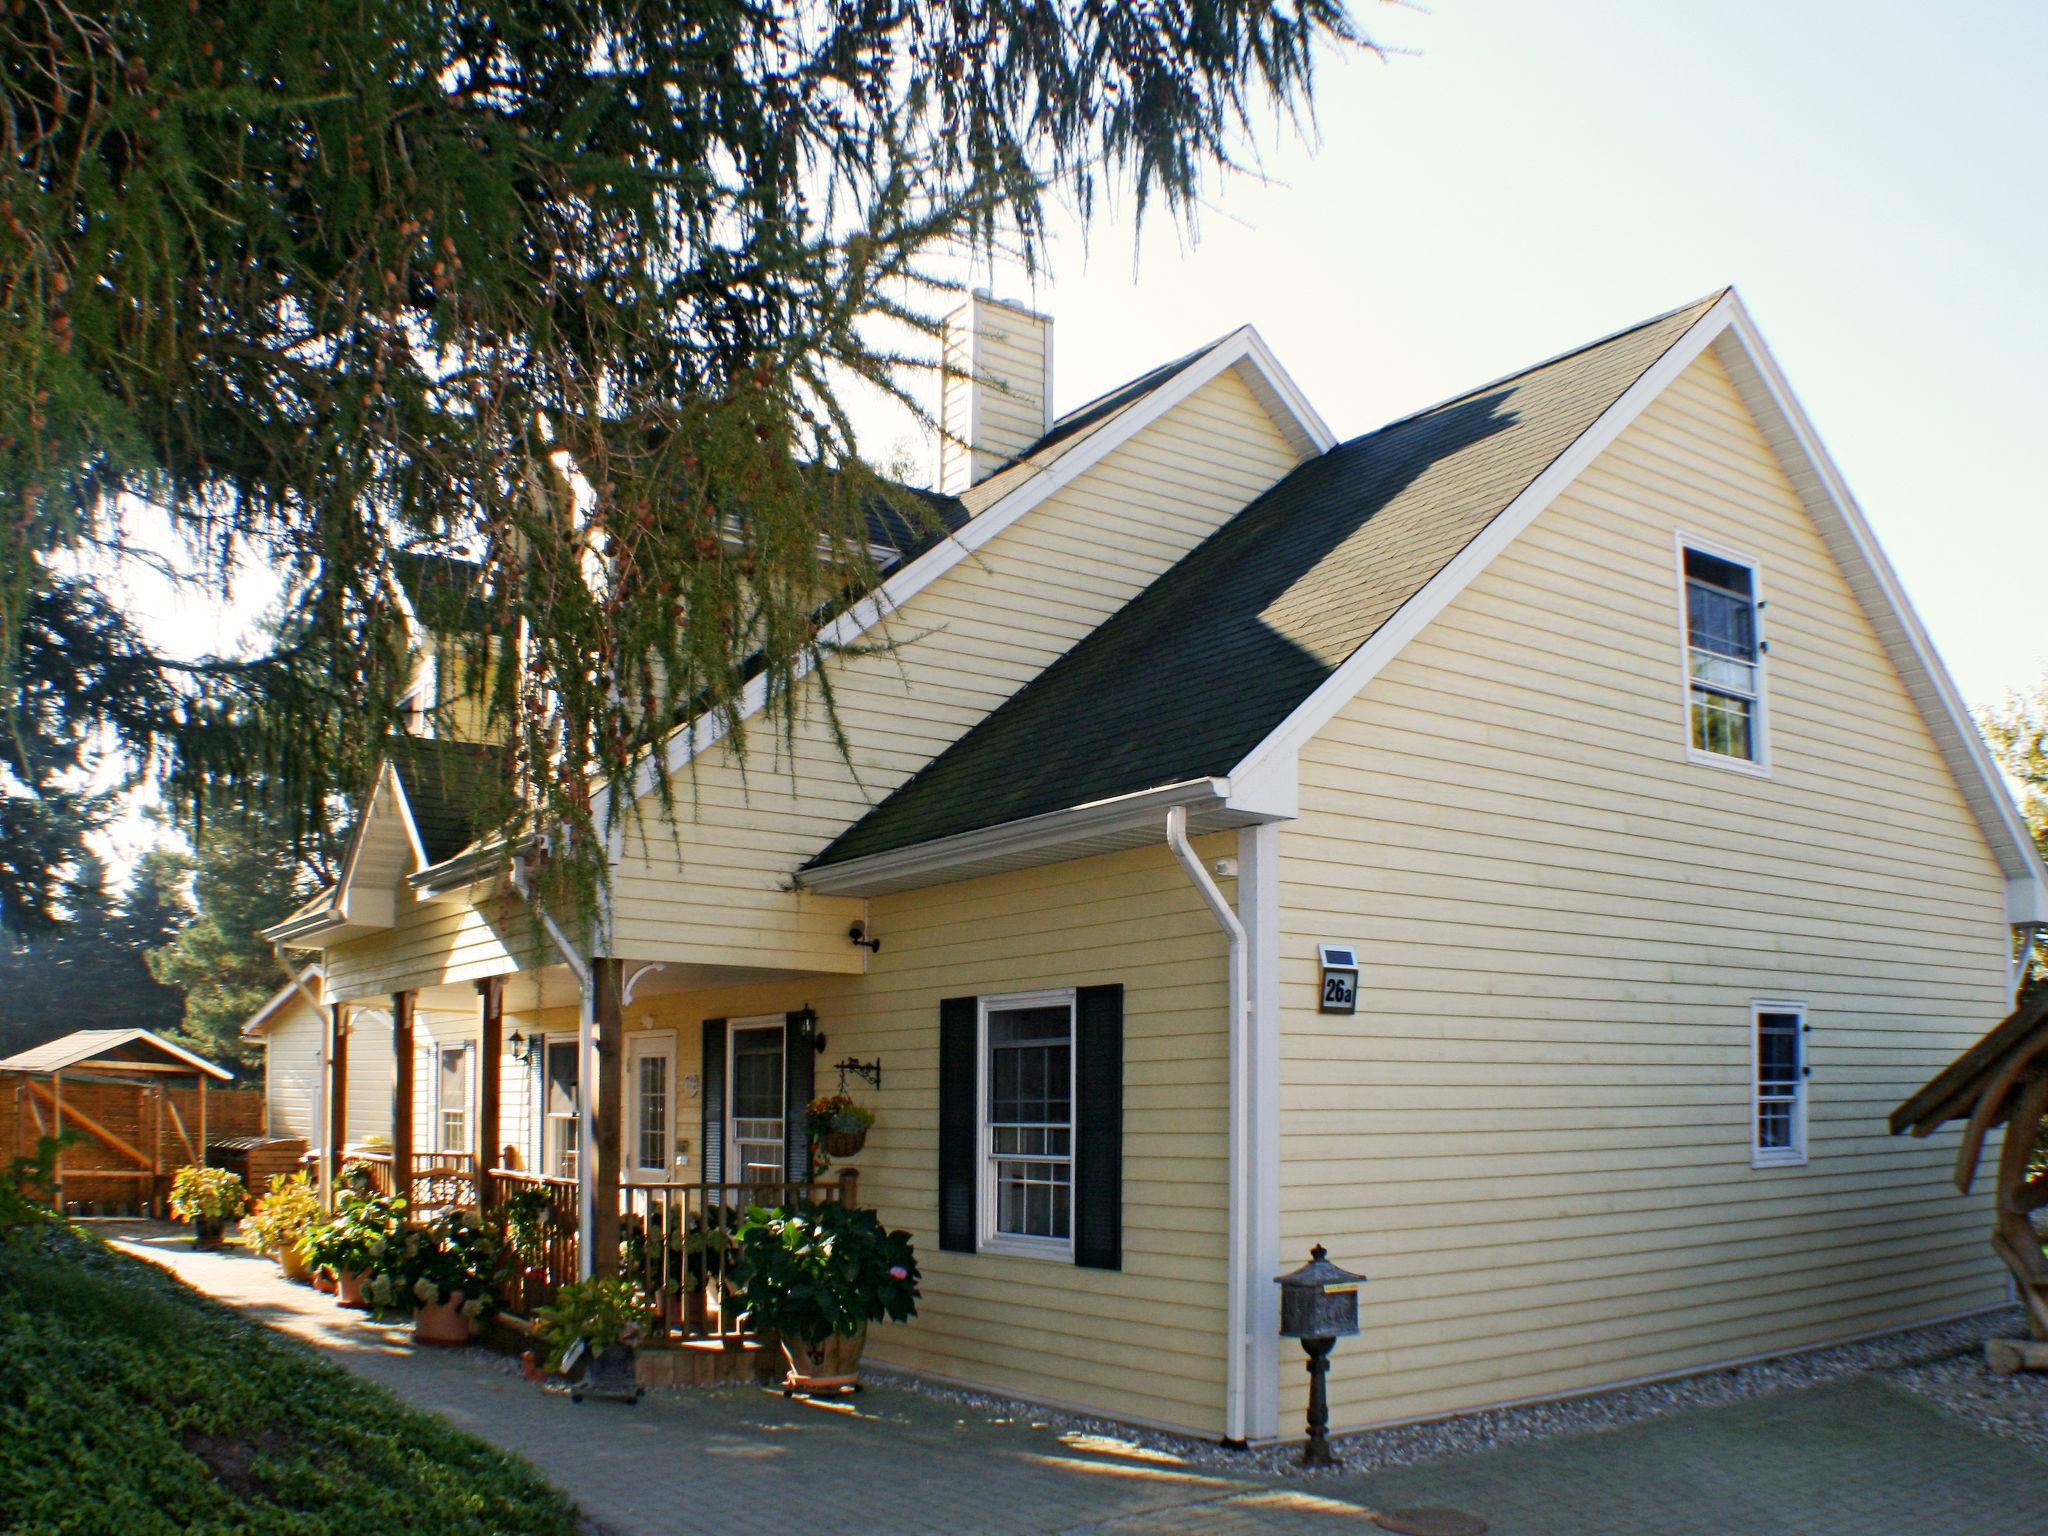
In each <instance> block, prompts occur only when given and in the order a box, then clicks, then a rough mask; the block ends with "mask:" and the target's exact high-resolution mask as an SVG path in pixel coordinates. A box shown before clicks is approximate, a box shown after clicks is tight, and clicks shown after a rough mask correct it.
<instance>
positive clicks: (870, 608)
mask: <svg viewBox="0 0 2048 1536" xmlns="http://www.w3.org/2000/svg"><path fill="white" fill-rule="evenodd" d="M1241 364H1242V365H1244V366H1245V367H1246V368H1247V369H1249V370H1250V374H1249V377H1250V379H1252V380H1255V381H1257V383H1255V384H1253V386H1252V387H1253V390H1254V393H1255V394H1256V395H1257V396H1258V397H1259V400H1260V403H1261V404H1262V405H1264V406H1265V407H1266V409H1267V410H1268V411H1269V412H1272V413H1273V414H1274V416H1275V420H1276V422H1277V424H1278V425H1279V426H1280V427H1281V429H1282V431H1283V432H1285V433H1286V435H1287V437H1288V438H1289V440H1290V441H1292V442H1293V443H1294V444H1295V446H1296V448H1297V451H1299V452H1300V453H1301V456H1302V457H1303V458H1309V457H1312V456H1313V455H1314V454H1318V453H1322V452H1325V451H1327V450H1328V449H1329V448H1331V447H1333V446H1335V444H1336V437H1335V435H1334V434H1333V433H1332V432H1331V431H1330V429H1329V427H1328V426H1327V425H1326V424H1325V423H1324V421H1323V419H1322V417H1321V416H1319V415H1317V414H1316V412H1315V409H1314V408H1313V407H1312V406H1310V405H1309V403H1308V400H1307V397H1306V396H1304V395H1303V394H1302V393H1301V391H1300V389H1299V388H1298V387H1297V386H1296V385H1295V383H1294V381H1293V380H1292V379H1291V378H1289V377H1288V375H1287V371H1286V370H1285V369H1284V368H1282V367H1281V366H1280V364H1279V362H1278V361H1277V360H1276V359H1275V358H1274V357H1273V354H1272V351H1271V350H1270V349H1269V348H1268V347H1267V346H1266V343H1265V341H1264V339H1263V338H1261V337H1260V335H1259V333H1258V332H1257V330H1255V329H1254V328H1253V327H1251V326H1249V325H1245V326H1240V327H1238V328H1237V329H1236V330H1234V331H1232V332H1231V333H1230V334H1229V335H1228V336H1226V337H1224V338H1223V339H1222V340H1221V341H1219V342H1217V343H1216V345H1214V346H1213V347H1211V348H1210V349H1209V350H1208V352H1207V353H1205V354H1204V355H1203V356H1201V357H1200V358H1197V359H1196V360H1195V361H1194V362H1192V363H1190V364H1188V366H1187V367H1185V368H1183V369H1182V370H1181V371H1180V372H1179V373H1177V374H1175V375H1174V376H1173V377H1172V378H1171V379H1169V380H1167V381H1166V382H1165V383H1164V384H1162V385H1160V386H1159V387H1158V388H1157V389H1155V390H1153V391H1151V392H1150V393H1149V394H1147V395H1146V396H1145V397H1144V398H1143V399H1142V400H1140V401H1138V402H1137V403H1136V404H1135V405H1133V406H1132V407H1131V408H1130V409H1129V410H1128V411H1126V412H1124V414H1123V415H1121V416H1119V417H1118V418H1117V419H1116V420H1115V421H1113V422H1111V423H1110V424H1109V425H1107V426H1105V427H1104V428H1103V429H1102V430H1101V431H1099V432H1096V433H1093V434H1092V435H1090V436H1089V437H1088V438H1087V439H1086V440H1084V441H1083V442H1081V443H1079V444H1077V445H1076V446H1075V447H1074V449H1073V450H1072V451H1071V452H1069V453H1066V454H1062V455H1061V456H1060V457H1059V458H1058V459H1056V460H1054V461H1053V462H1052V464H1050V465H1049V466H1047V467H1046V468H1045V469H1044V470H1042V471H1040V472H1039V473H1038V474H1035V475H1033V476H1032V477H1031V478H1030V479H1029V480H1026V481H1025V482H1024V483H1023V484H1022V485H1020V486H1018V487H1017V488H1016V489H1015V490H1014V491H1012V492H1010V493H1009V495H1007V496H1005V497H1003V499H1002V500H1001V501H998V502H997V503H996V504H995V505H994V506H992V507H989V508H988V509H987V510H985V511H983V512H981V513H980V514H979V515H977V516H975V517H971V518H969V519H968V520H967V521H966V522H965V523H964V524H962V525H961V526H960V527H959V528H957V529H955V530H954V531H953V532H952V533H951V534H949V535H948V536H947V537H946V538H944V539H941V540H940V541H939V542H938V543H937V544H935V545H933V546H932V547H931V548H930V549H928V550H926V551H925V552H924V553H923V554H921V555H919V556H918V557H917V558H916V559H915V560H912V561H911V562H910V563H909V564H908V565H905V566H904V567H903V568H902V569H900V570H898V571H897V572H896V573H895V574H894V575H892V576H890V577H889V578H888V579H887V580H886V581H884V582H883V583H882V585H881V586H880V587H879V588H877V589H876V590H875V591H874V592H873V593H871V594H870V595H868V596H867V597H865V598H863V599H861V601H860V602H858V603H856V604H854V605H853V607H851V608H849V609H848V610H847V611H846V612H845V613H843V614H841V615H840V616H839V618H837V619H835V620H834V621H833V622H832V623H831V624H829V625H827V626H826V628H825V630H824V631H823V633H822V634H820V636H819V647H820V649H822V650H826V651H829V650H830V649H831V648H832V647H833V646H839V645H848V644H851V643H852V642H854V641H856V640H858V639H859V638H860V637H861V636H862V635H864V634H865V633H866V632H867V631H868V630H869V629H871V628H873V627H874V626H875V625H876V624H877V623H879V622H880V621H881V619H882V618H883V617H884V616H885V615H887V614H889V613H891V612H893V611H895V610H896V609H897V608H900V607H901V606H902V605H903V604H904V603H906V602H908V601H909V600H910V599H911V598H912V597H914V596H916V594H917V593H919V592H921V591H923V590H924V589H925V588H926V587H928V586H930V585H931V584H932V583H933V582H935V581H937V580H938V579H939V578H940V577H941V576H943V575H945V574H946V573H947V572H948V571H950V570H952V569H953V567H954V566H956V565H958V564H959V563H960V562H961V561H962V560H964V559H966V558H967V557H968V556H969V555H971V554H973V553H974V552H975V551H977V550H979V549H980V548H981V547H982V546H983V545H985V544H987V543H988V542H989V541H990V540H991V539H993V538H995V537H996V535H997V534H999V533H1001V532H1003V530H1004V529H1006V528H1008V527H1009V526H1010V525H1011V524H1013V523H1015V522H1016V521H1017V520H1018V519H1019V518H1020V517H1022V516H1024V514H1025V513H1027V512H1029V511H1030V510H1031V509H1032V508H1033V507H1035V506H1037V505H1038V504H1039V503H1040V502H1042V501H1044V500H1045V499H1046V498H1047V497H1049V496H1051V495H1052V494H1053V493H1054V492H1055V491H1058V490H1059V489H1061V488H1062V487H1063V486H1065V485H1067V484H1069V483H1070V482H1071V481H1073V480H1074V479H1076V478H1077V477H1078V476H1080V475H1081V474H1082V473H1084V472H1085V471H1086V470H1088V469H1090V468H1092V467H1093V466H1094V465H1095V464H1097V463H1099V462H1100V461H1101V460H1102V459H1104V458H1105V457H1107V456H1108V455H1109V454H1111V453H1113V452H1115V451H1116V450H1117V449H1118V448H1120V447H1122V446H1123V445H1124V444H1125V443H1127V442H1129V441H1130V440H1131V439H1132V438H1133V437H1135V436H1137V435H1138V434H1139V433H1140V432H1142V431H1144V430H1145V429H1146V428H1147V427H1149V426H1151V425H1152V424H1153V423H1154V422H1156V421H1158V420H1159V418H1160V417H1162V416H1164V415H1165V414H1166V413H1167V412H1169V411H1171V410H1172V409H1173V408H1174V407H1175V406H1177V405H1179V404H1181V403H1182V402H1183V401H1184V400H1186V399H1187V398H1188V397H1189V396H1190V395H1192V394H1194V393H1195V391H1197V390H1198V389H1200V388H1202V386H1203V385H1205V384H1208V383H1209V382H1211V381H1212V380H1213V379H1215V378H1217V377H1218V376H1219V375H1220V374H1222V373H1223V371H1224V370H1225V369H1228V368H1235V367H1238V366H1239V365H1241ZM1261 385H1262V386H1263V387H1260V386H1261ZM809 670H810V663H809V661H808V660H806V661H803V662H800V663H799V664H798V666H797V668H796V672H795V675H794V676H793V677H792V678H791V682H792V683H793V684H794V683H796V682H800V681H802V679H803V677H804V675H805V674H806V673H807V672H808V671H809ZM767 701H768V679H767V678H766V677H765V676H762V677H756V678H754V679H752V680H751V681H750V682H748V684H747V685H746V688H745V689H744V691H743V692H742V693H741V695H740V709H739V714H740V718H741V719H743V720H744V719H751V718H752V717H753V716H754V715H756V714H758V713H759V712H760V711H761V710H762V708H763V707H765V705H766V704H767ZM724 737H725V722H724V720H722V719H718V718H715V717H714V718H712V719H708V720H701V721H696V720H693V721H691V722H690V723H689V724H687V725H684V726H681V727H679V728H678V729H677V730H676V732H675V734H674V735H673V736H671V737H670V738H669V741H668V745H667V747H666V748H665V750H664V751H663V753H662V756H661V760H660V763H659V765H658V766H657V764H656V763H655V762H654V761H649V762H648V763H647V764H646V765H644V766H643V767H642V769H641V770H640V772H639V774H638V775H636V776H635V778H634V781H633V798H634V799H635V800H636V801H637V800H639V799H641V798H643V797H644V796H646V795H648V794H651V793H652V792H653V790H654V786H655V782H656V774H657V773H664V774H674V773H678V772H680V771H681V770H682V769H683V768H684V767H685V766H686V765H688V763H689V761H690V759H691V758H693V757H695V756H696V755H697V754H698V753H699V752H701V751H705V750H707V749H708V748H710V747H712V746H714V745H715V744H717V743H718V742H719V741H721V740H723V739H724ZM592 810H593V814H594V816H595V818H596V820H597V822H598V824H599V825H601V826H602V825H606V824H607V818H608V816H609V813H610V806H609V800H608V797H606V796H605V795H604V793H603V792H602V791H600V792H599V794H598V796H597V798H596V802H594V803H593V806H592Z"/></svg>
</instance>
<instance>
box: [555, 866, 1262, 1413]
mask: <svg viewBox="0 0 2048 1536" xmlns="http://www.w3.org/2000/svg"><path fill="white" fill-rule="evenodd" d="M1202 846H1203V847H1204V849H1205V852H1206V853H1207V854H1208V856H1210V857H1215V856H1218V855H1220V854H1222V853H1225V852H1227V851H1228V850H1229V848H1230V847H1231V846H1232V842H1231V840H1230V839H1229V838H1227V837H1226V838H1211V839H1205V840H1204V841H1203V844H1202ZM867 920H868V923H869V926H870V928H871V930H872V931H873V932H874V933H876V934H878V935H881V936H882V937H883V941H884V942H883V947H882V951H881V953H880V954H878V955H875V956H873V957H871V959H870V960H869V962H868V965H869V970H868V972H867V974H866V975H865V976H858V977H854V976H843V977H842V976H805V977H792V978H791V979H790V980H789V981H787V982H786V983H773V984H758V985H751V986H746V987H738V988H728V989H722V990H719V991H715V992H669V993H655V994H653V995H650V996H647V997H645V998H639V997H636V998H635V1000H634V1002H633V1004H632V1006H631V1008H630V1009H629V1010H628V1011H629V1013H630V1014H631V1015H632V1016H633V1017H634V1019H635V1021H636V1023H637V1022H639V1021H642V1020H651V1021H652V1022H653V1024H654V1025H655V1026H656V1027H657V1028H661V1029H667V1030H673V1031H674V1034H675V1038H676V1041H677V1047H678V1054H677V1071H678V1073H679V1074H687V1073H692V1072H696V1071H698V1070H699V1067H698V1064H697V1058H698V1054H699V1048H700V1044H701V1038H702V1021H703V1020H704V1019H707V1018H742V1017H746V1016H748V1015H753V1014H780V1013H783V1012H786V1011H789V1010H792V1009H796V1008H800V1007H805V1006H808V1007H811V1008H813V1009H815V1010H816V1011H817V1014H818V1018H819V1028H820V1029H821V1030H823V1031H824V1033H825V1034H826V1036H827V1040H828V1045H827V1052H826V1054H825V1055H824V1056H822V1057H820V1058H819V1061H818V1066H817V1073H818V1084H819V1091H820V1092H824V1091H828V1090H829V1089H830V1088H832V1087H833V1086H835V1085H836V1080H835V1079H834V1078H833V1075H832V1073H831V1069H830V1063H831V1062H833V1061H838V1060H843V1059H845V1057H847V1056H848V1055H851V1056H853V1057H856V1058H858V1059H860V1060H863V1061H866V1060H875V1059H879V1060H880V1061H881V1063H882V1067H883V1081H882V1087H881V1088H880V1089H879V1090H874V1089H869V1088H868V1087H867V1086H866V1085H865V1084H863V1083H861V1082H859V1081H858V1080H854V1081H853V1082H852V1084H851V1087H852V1089H853V1091H854V1092H855V1093H856V1094H857V1095H858V1096H859V1098H860V1099H861V1100H862V1101H863V1102H864V1103H867V1104H869V1105H871V1106H872V1107H873V1108H874V1109H875V1111H876V1114H877V1119H876V1123H875V1127H874V1129H873V1131H872V1132H871V1133H870V1135H869V1138H868V1143H867V1146H866V1148H865V1150H864V1151H863V1152H862V1154H861V1156H860V1157H859V1158H858V1159H857V1160H856V1161H857V1166H858V1167H859V1169H860V1171H861V1197H862V1199H863V1200H864V1201H866V1202H870V1203H872V1204H874V1205H875V1206H876V1208H877V1209H878V1211H879V1213H880V1215H881V1217H882V1219H883V1221H885V1222H886V1223H888V1224H889V1225H891V1226H900V1227H904V1228H907V1229H908V1230H909V1231H910V1232H911V1233H912V1235H913V1237H914V1238H915V1240H916V1243H917V1249H918V1256H919V1261H920V1262H921V1263H922V1265H923V1266H924V1270H925V1274H926V1283H925V1287H924V1289H925V1297H924V1300H923V1302H922V1304H921V1306H920V1309H919V1316H918V1319H917V1321H916V1322H915V1323H913V1324H911V1325H910V1326H908V1327H903V1328H882V1329H878V1330H877V1331H876V1334H875V1336H874V1337H873V1339H872V1340H871V1342H870V1345H869V1348H870V1350H871V1351H872V1352H873V1353H874V1355H875V1356H876V1358H878V1359H882V1360H888V1361H891V1362H894V1363H897V1364H900V1365H905V1366H914V1367H918V1368H921V1369H926V1370H930V1371H934V1372H936V1373H939V1374H941V1375H945V1376H950V1377H955V1378H960V1379H965V1380H971V1381H975V1382H978V1383H981V1384H984V1385H987V1386H989V1387H991V1388H995V1389H998V1390H1006V1391H1013V1392H1022V1393H1026V1394H1029V1395H1032V1396H1037V1397H1044V1398H1049V1399H1053V1400H1056V1401H1059V1402H1063V1403H1070V1404H1074V1405H1076V1406H1078V1407H1082V1408H1086V1409H1091V1410H1094V1411H1097V1412H1101V1413H1109V1414H1117V1415H1122V1416H1125V1417H1137V1418H1143V1419H1149V1420H1154V1421H1158V1422H1161V1423H1171V1424H1179V1425H1185V1426H1190V1427H1194V1428H1198V1429H1203V1430H1214V1429H1216V1428H1218V1427H1220V1424H1221V1413H1222V1399H1223V1393H1222V1370H1223V1367H1222V1334H1223V1307H1224V1283H1223V1282H1224V1266H1223V1254H1224V1246H1225V1212H1224V1192H1225V1189H1226V1156H1227V1152H1228V1139H1227V1132H1228V1123H1229V1117H1228V1112H1227V1109H1226V1107H1225V1083H1226V1080H1227V1076H1228V1071H1229V1063H1228V1052H1227V1049H1226V1042H1225V1039H1224V1036H1223V1031H1222V1029H1221V1018H1222V1009H1223V989H1224V948H1223V943H1222V939H1221V935H1220V934H1219V933H1218V932H1217V930H1216V927H1215V924H1214V922H1213V920H1212V919H1211V918H1210V917H1209V916H1208V914H1207V912H1206V911H1205V910H1204V909H1203V908H1202V907H1201V905H1200V903H1199V901H1198V899H1197V898H1196V896H1195V894H1194V892H1193V891H1192V890H1191V889H1190V888H1189V886H1188V884H1187V881H1186V878H1185V876H1184V875H1183V874H1182V873H1181V871H1180V870H1179V868H1178V866H1177V865H1175V864H1174V862H1173V860H1172V858H1171V857H1170V855H1168V854H1167V852H1166V851H1165V850H1164V849H1163V848H1151V849H1144V850H1136V851H1132V852H1129V853H1120V854H1109V855H1104V856H1102V857H1099V858H1094V859H1088V860H1081V861H1076V862H1074V863H1070V864H1063V865H1050V866H1046V867H1043V868H1039V869H1032V870H1023V871H1019V872H1016V873H1014V874H1008V875H1000V876H993V877H990V878H988V879H985V880H978V881H972V882H968V883H965V884H961V885H956V886H950V887H940V888H936V889H932V890H925V891H906V892H902V893H899V894H896V895H890V896H883V897H877V898H875V899H874V900H873V901H872V902H870V903H869V904H868V914H867ZM840 942H841V944H842V945H843V944H844V942H845V940H844V936H843V935H841V938H840ZM1096 982H1120V983H1122V984H1123V987H1124V989H1125V991H1124V1059H1125V1085H1126V1086H1125V1113H1124V1228H1123V1242H1124V1267H1123V1269H1122V1270H1121V1271H1118V1272H1114V1273H1112V1272H1106V1271H1100V1270H1089V1269H1081V1268H1077V1267H1076V1266H1074V1265H1072V1264H1064V1263H1054V1262H1050V1261H1046V1260H1037V1259H1021V1258H1012V1257H1007V1256H1002V1255H996V1254H986V1253H975V1254H953V1253H944V1252H941V1251H940V1249H939V1247H938V1239H937V1232H936V1212H937V1201H938V1167H937V1137H936V1124H937V1103H938V1011H939V1003H940V1000H941V999H943V998H947V997H960V996H981V995H989V994H995V993H1002V992H1018V991H1028V990H1032V989H1036V988H1042V987H1067V986H1078V985H1088V984H1090V983H1096ZM552 1017H553V1018H554V1019H556V1020H558V1021H559V1022H558V1023H557V1024H555V1025H551V1026H550V1027H561V1028H568V1029H573V1027H574V1021H573V1017H571V1016H568V1015H565V1014H561V1013H556V1014H554V1015H552ZM682 1110H683V1116H684V1118H683V1121H682V1122H681V1123H680V1124H679V1127H678V1133H679V1134H687V1135H689V1136H691V1137H692V1138H696V1137H698V1135H699V1129H700V1128H699V1123H698V1122H700V1121H701V1115H702V1104H701V1100H685V1101H684V1102H683V1104H682ZM693 1155H701V1148H693Z"/></svg>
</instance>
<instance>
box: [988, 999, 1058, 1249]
mask: <svg viewBox="0 0 2048 1536" xmlns="http://www.w3.org/2000/svg"><path fill="white" fill-rule="evenodd" d="M981 1066H982V1070H981V1081H982V1099H981V1150H982V1180H983V1187H982V1200H981V1211H982V1217H981V1222H982V1232H981V1244H980V1246H981V1247H982V1248H984V1249H985V1250H987V1251H989V1252H991V1253H1015V1254H1024V1255H1029V1256H1032V1257H1038V1258H1048V1259H1058V1260H1062V1261H1067V1262H1071V1261H1072V1259H1073V1256H1074V994H1073V992H1072V991H1071V990H1068V991H1061V992H1033V993H1024V994H1019V995H1017V996H1012V997H984V998H983V999H982V1000H981Z"/></svg>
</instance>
